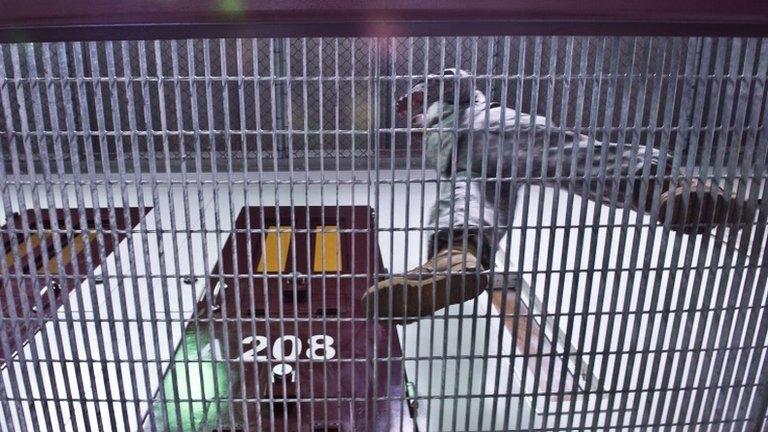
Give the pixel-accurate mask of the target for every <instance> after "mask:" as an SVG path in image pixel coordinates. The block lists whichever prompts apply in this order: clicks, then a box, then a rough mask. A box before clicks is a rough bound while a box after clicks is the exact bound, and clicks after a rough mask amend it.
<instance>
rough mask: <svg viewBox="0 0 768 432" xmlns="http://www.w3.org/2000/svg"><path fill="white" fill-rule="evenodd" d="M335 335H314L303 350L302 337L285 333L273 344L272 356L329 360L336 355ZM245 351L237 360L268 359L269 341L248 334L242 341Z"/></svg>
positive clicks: (291, 359)
mask: <svg viewBox="0 0 768 432" xmlns="http://www.w3.org/2000/svg"><path fill="white" fill-rule="evenodd" d="M333 343H334V340H333V337H332V336H328V335H314V336H311V337H310V338H309V339H308V340H307V349H306V350H303V344H302V341H301V339H299V338H297V337H296V336H293V335H285V336H281V337H279V338H277V339H275V342H274V343H273V344H272V349H271V351H272V358H273V359H274V360H277V361H293V360H296V359H297V358H299V356H301V355H302V354H303V355H304V357H306V358H308V359H310V360H329V359H332V358H334V357H336V349H335V348H334V347H333ZM242 344H243V349H244V350H245V349H246V348H249V349H248V350H245V351H243V355H242V356H241V357H238V358H236V359H235V360H242V361H257V362H262V361H263V362H265V361H267V356H268V355H269V351H270V350H269V343H268V340H267V338H266V337H264V336H248V337H247V338H245V339H243V341H242Z"/></svg>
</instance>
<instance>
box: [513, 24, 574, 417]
mask: <svg viewBox="0 0 768 432" xmlns="http://www.w3.org/2000/svg"><path fill="white" fill-rule="evenodd" d="M573 47H574V38H572V37H571V38H568V40H567V41H566V45H565V59H564V63H563V66H564V70H563V76H562V80H563V90H562V97H561V100H562V102H561V103H560V125H559V126H558V131H557V155H556V156H555V157H556V162H555V172H554V176H555V178H556V181H560V182H562V180H563V178H564V176H563V170H564V169H567V168H566V165H565V163H566V161H565V160H564V159H565V157H564V154H565V141H566V134H567V132H566V130H567V127H568V110H569V103H568V101H570V94H571V81H572V80H573V75H572V68H573ZM556 72H557V69H555V70H554V71H550V73H552V74H553V75H555V74H556ZM570 163H571V162H568V164H569V166H570ZM568 172H570V171H568ZM561 189H562V188H561V187H556V188H555V190H554V191H553V198H552V202H553V206H552V211H551V213H550V223H551V224H554V225H555V226H557V223H558V222H557V221H558V219H559V214H560V212H559V209H560V206H559V205H558V204H556V203H559V202H560V193H561V192H562V190H561ZM569 221H570V218H569V220H568V222H567V223H569ZM565 235H566V236H567V235H568V231H566V233H565ZM556 238H557V228H555V229H554V230H553V232H552V233H550V236H549V242H548V245H547V249H548V251H549V252H548V253H547V262H546V268H547V269H552V268H553V267H552V266H553V261H554V258H555V253H554V250H555V239H556ZM553 273H554V269H553V270H552V271H551V272H548V273H547V274H546V275H545V276H544V284H545V287H547V291H549V290H550V286H551V285H552V284H553V282H552V275H553ZM563 278H564V274H562V273H561V274H559V275H558V281H562V280H563ZM561 283H562V282H560V283H559V284H558V288H557V290H556V291H555V293H554V296H555V298H556V299H557V300H556V301H555V310H554V312H553V315H554V317H555V319H556V320H559V316H560V314H561V311H562V303H563V290H562V288H563V286H562V285H561ZM521 289H522V287H521ZM542 304H544V305H546V304H547V302H545V301H542ZM540 322H542V323H545V322H546V321H545V320H544V317H543V316H542V318H541V321H540ZM555 328H556V329H557V328H559V326H556V327H555ZM559 333H560V332H559V331H555V332H554V334H553V335H552V336H553V337H552V339H553V340H552V345H551V346H552V352H551V353H550V356H551V360H550V364H549V368H548V370H547V372H546V376H547V385H546V387H545V389H544V392H545V394H546V397H547V398H548V400H547V403H546V404H545V407H544V416H543V419H542V421H541V424H542V425H543V426H545V427H546V426H547V425H548V424H549V422H548V417H549V414H550V412H551V409H550V407H549V406H550V401H551V399H555V398H557V399H556V403H557V404H558V405H560V404H563V403H564V401H563V400H562V399H560V397H559V396H555V393H556V392H560V391H561V390H563V391H564V387H565V386H564V385H563V384H562V381H560V383H561V384H560V388H558V389H553V383H554V381H555V380H554V375H555V359H556V358H557V357H558V356H559V354H558V353H557V350H558V348H557V343H556V342H557V340H556V338H557V336H558V334H559ZM564 368H567V363H566V365H565V366H564ZM574 385H575V386H576V389H575V390H576V391H578V386H579V381H578V378H577V379H576V382H575V383H574ZM572 398H573V399H575V398H576V395H575V394H574V395H572ZM534 406H535V404H534V405H532V407H531V409H532V410H533V409H534ZM531 426H533V425H531Z"/></svg>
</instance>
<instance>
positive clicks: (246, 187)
mask: <svg viewBox="0 0 768 432" xmlns="http://www.w3.org/2000/svg"><path fill="white" fill-rule="evenodd" d="M251 43H252V45H253V46H255V45H256V43H257V41H255V40H251ZM235 46H236V54H237V78H238V83H237V84H238V85H237V103H238V112H239V114H240V116H239V120H240V140H241V143H240V145H241V148H240V151H241V152H242V153H243V191H242V193H243V208H242V210H241V213H243V214H244V216H245V217H244V219H245V228H246V235H245V239H246V242H245V251H246V262H247V263H248V264H247V265H246V267H247V268H246V269H244V270H245V271H246V272H247V273H246V280H247V281H248V286H247V287H246V289H247V290H248V299H249V306H250V307H249V310H250V313H251V314H250V317H249V318H250V320H251V325H250V329H251V333H252V334H254V335H255V334H256V324H255V321H256V316H255V314H256V312H255V311H254V309H256V304H255V296H254V284H253V279H254V276H255V275H254V274H253V243H252V239H251V228H250V225H251V215H250V207H249V206H250V202H249V199H248V197H249V196H250V193H249V192H250V186H251V184H250V183H249V181H248V180H249V177H250V176H249V175H248V173H249V168H250V167H249V166H248V136H247V134H246V128H247V123H246V117H245V89H244V86H245V84H244V75H245V71H244V68H243V41H242V40H241V39H236V40H235ZM254 57H255V56H254ZM254 61H256V60H255V58H254ZM253 76H254V77H258V76H259V75H258V69H257V68H256V67H255V66H254V70H253ZM253 84H254V90H255V88H256V87H258V85H259V84H258V82H257V81H256V80H254V83H253ZM258 118H260V117H257V119H258ZM257 121H258V120H257ZM257 129H259V131H258V132H256V133H257V134H258V135H257V139H259V140H260V134H261V131H260V129H261V128H260V127H259V128H257ZM259 175H261V171H260V170H259ZM259 204H260V203H259ZM235 220H236V219H233V223H234V221H235ZM234 228H237V227H236V226H235V227H234ZM236 236H237V234H235V237H236ZM235 249H236V248H235V247H234V243H233V249H232V250H233V252H234V250H235ZM232 260H233V262H236V260H235V257H234V256H233V257H232ZM240 271H243V270H240V269H239V268H238V267H237V264H235V274H236V277H237V278H238V279H239V278H240V277H241V276H240ZM237 283H238V284H239V282H237ZM241 333H242V331H241ZM240 355H241V356H242V349H241V350H240ZM253 368H254V373H253V375H254V376H253V384H254V385H253V388H254V389H255V391H256V401H255V402H254V403H255V404H256V405H257V409H256V428H257V430H264V429H265V428H264V420H263V418H262V413H261V406H262V404H261V397H262V390H261V383H260V382H259V375H260V372H259V363H258V362H254V363H253ZM241 376H242V378H241V380H242V381H243V383H244V385H245V386H247V384H245V383H247V380H246V377H245V374H244V373H243V374H242V375H241ZM243 391H245V390H243ZM244 422H245V423H246V424H248V426H246V430H247V429H248V428H249V427H250V424H249V422H250V420H249V418H248V415H247V414H246V415H245V419H244Z"/></svg>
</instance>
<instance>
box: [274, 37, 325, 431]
mask: <svg viewBox="0 0 768 432" xmlns="http://www.w3.org/2000/svg"><path fill="white" fill-rule="evenodd" d="M280 43H281V44H282V45H283V46H284V48H285V51H287V50H288V48H289V46H290V45H289V40H288V39H282V40H280ZM290 60H291V57H290V55H286V56H285V58H284V59H283V62H284V65H285V80H286V89H285V93H286V98H285V106H284V107H281V108H283V109H284V110H285V112H286V113H287V117H288V121H287V124H286V126H287V130H286V133H287V134H288V136H287V145H288V154H287V157H288V172H289V173H290V178H289V180H288V194H289V195H288V204H289V208H290V210H291V221H290V224H291V243H292V244H294V245H295V244H297V243H296V229H297V228H296V205H295V202H294V201H295V198H294V187H295V186H294V181H295V178H294V171H295V169H294V155H295V154H296V153H295V152H294V149H293V109H292V108H293V104H292V102H293V98H292V93H291V61H290ZM320 197H321V198H320V199H321V201H322V197H323V195H322V193H321V194H320ZM321 206H324V204H322V203H321ZM323 217H324V216H323ZM308 222H309V221H307V227H306V231H307V236H309V223H308ZM278 225H279V224H278ZM323 225H325V224H324V223H323ZM291 263H292V268H293V271H292V272H291V284H292V286H293V320H294V322H298V319H299V315H298V313H299V312H298V309H299V307H298V294H297V288H296V286H297V285H298V278H297V276H298V275H297V270H296V269H297V265H296V248H295V247H293V248H291ZM325 283H326V282H325V278H323V284H325ZM323 291H325V289H324V290H323ZM310 313H311V312H310ZM323 325H325V320H323ZM293 331H294V337H295V338H296V339H295V340H298V339H299V334H298V328H297V327H296V326H294V330H293ZM325 334H327V333H325ZM281 335H283V336H285V332H284V331H283V332H282V333H281ZM297 359H298V355H297ZM296 375H301V361H297V362H296ZM326 388H327V383H326ZM296 397H297V399H298V402H296V419H297V420H298V422H297V423H298V425H297V427H299V428H301V427H302V426H301V425H302V420H303V419H302V414H301V409H302V403H301V402H300V401H301V380H298V381H296ZM326 399H327V398H326ZM326 417H327V415H326Z"/></svg>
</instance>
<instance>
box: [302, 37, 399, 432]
mask: <svg viewBox="0 0 768 432" xmlns="http://www.w3.org/2000/svg"><path fill="white" fill-rule="evenodd" d="M357 42H358V39H356V38H351V39H350V40H349V45H350V53H349V55H350V92H351V96H352V97H351V101H350V102H351V107H352V109H351V110H350V111H351V112H350V129H351V130H352V136H351V139H350V151H351V161H352V163H351V171H352V172H351V179H352V186H351V197H350V201H351V204H352V205H353V206H356V205H357V199H358V198H357V194H356V193H355V191H356V190H357V186H358V183H359V180H358V178H357V162H356V161H355V154H356V153H357V118H356V114H357V100H356V96H357V88H356V87H355V83H356V82H357V77H356V76H355V70H356V69H357V60H356V59H355V53H356V52H357ZM302 48H303V50H304V51H306V45H305V46H304V47H302ZM305 58H306V57H305ZM304 65H305V71H306V62H304ZM304 75H305V77H304V78H305V79H306V72H305V74H304ZM305 83H306V80H305ZM304 92H305V93H304V95H305V99H304V118H307V117H306V115H307V103H306V102H307V101H306V86H305V87H304ZM305 124H306V123H305ZM307 169H309V168H307ZM356 213H357V212H355V211H353V212H352V218H351V219H352V227H354V229H355V230H356V231H355V236H357V235H359V234H358V232H357V230H358V228H357V223H358V220H357V219H356V217H355V215H356ZM356 244H357V242H356V241H353V242H352V247H351V254H352V256H357V254H358V253H360V251H359V250H357V248H356V247H355V246H356ZM406 249H407V248H406ZM350 273H351V275H350V277H351V285H352V286H355V284H357V281H358V278H359V277H360V276H363V275H362V274H359V273H358V270H350ZM356 303H357V302H355V301H352V302H351V305H350V309H351V313H350V315H351V316H353V317H355V316H357V315H356V314H355V306H356ZM354 322H355V320H354V318H353V319H352V320H351V322H350V325H353V324H354ZM311 324H312V322H311V320H310V325H311ZM355 333H357V332H352V336H351V338H350V339H351V341H350V343H351V344H352V346H357V345H356V341H355V339H356V338H355ZM366 345H367V344H366ZM357 362H358V359H357V356H356V353H355V352H353V353H352V359H351V360H350V366H351V367H352V383H351V386H350V393H351V394H352V397H353V400H352V404H353V406H354V404H355V403H358V402H360V400H359V398H358V397H357V389H356V383H357V376H356V372H357V368H356V367H355V366H356V365H357ZM310 379H311V378H310ZM310 395H311V397H312V400H311V404H312V407H314V404H315V401H314V392H312V391H310ZM362 402H365V399H363V401H362ZM311 412H312V414H311V415H312V416H314V409H313V410H312V411H311ZM313 423H314V421H313ZM363 425H365V421H363ZM350 426H351V427H352V429H353V430H354V429H355V428H356V427H358V426H357V419H356V416H355V414H354V413H350Z"/></svg>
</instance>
